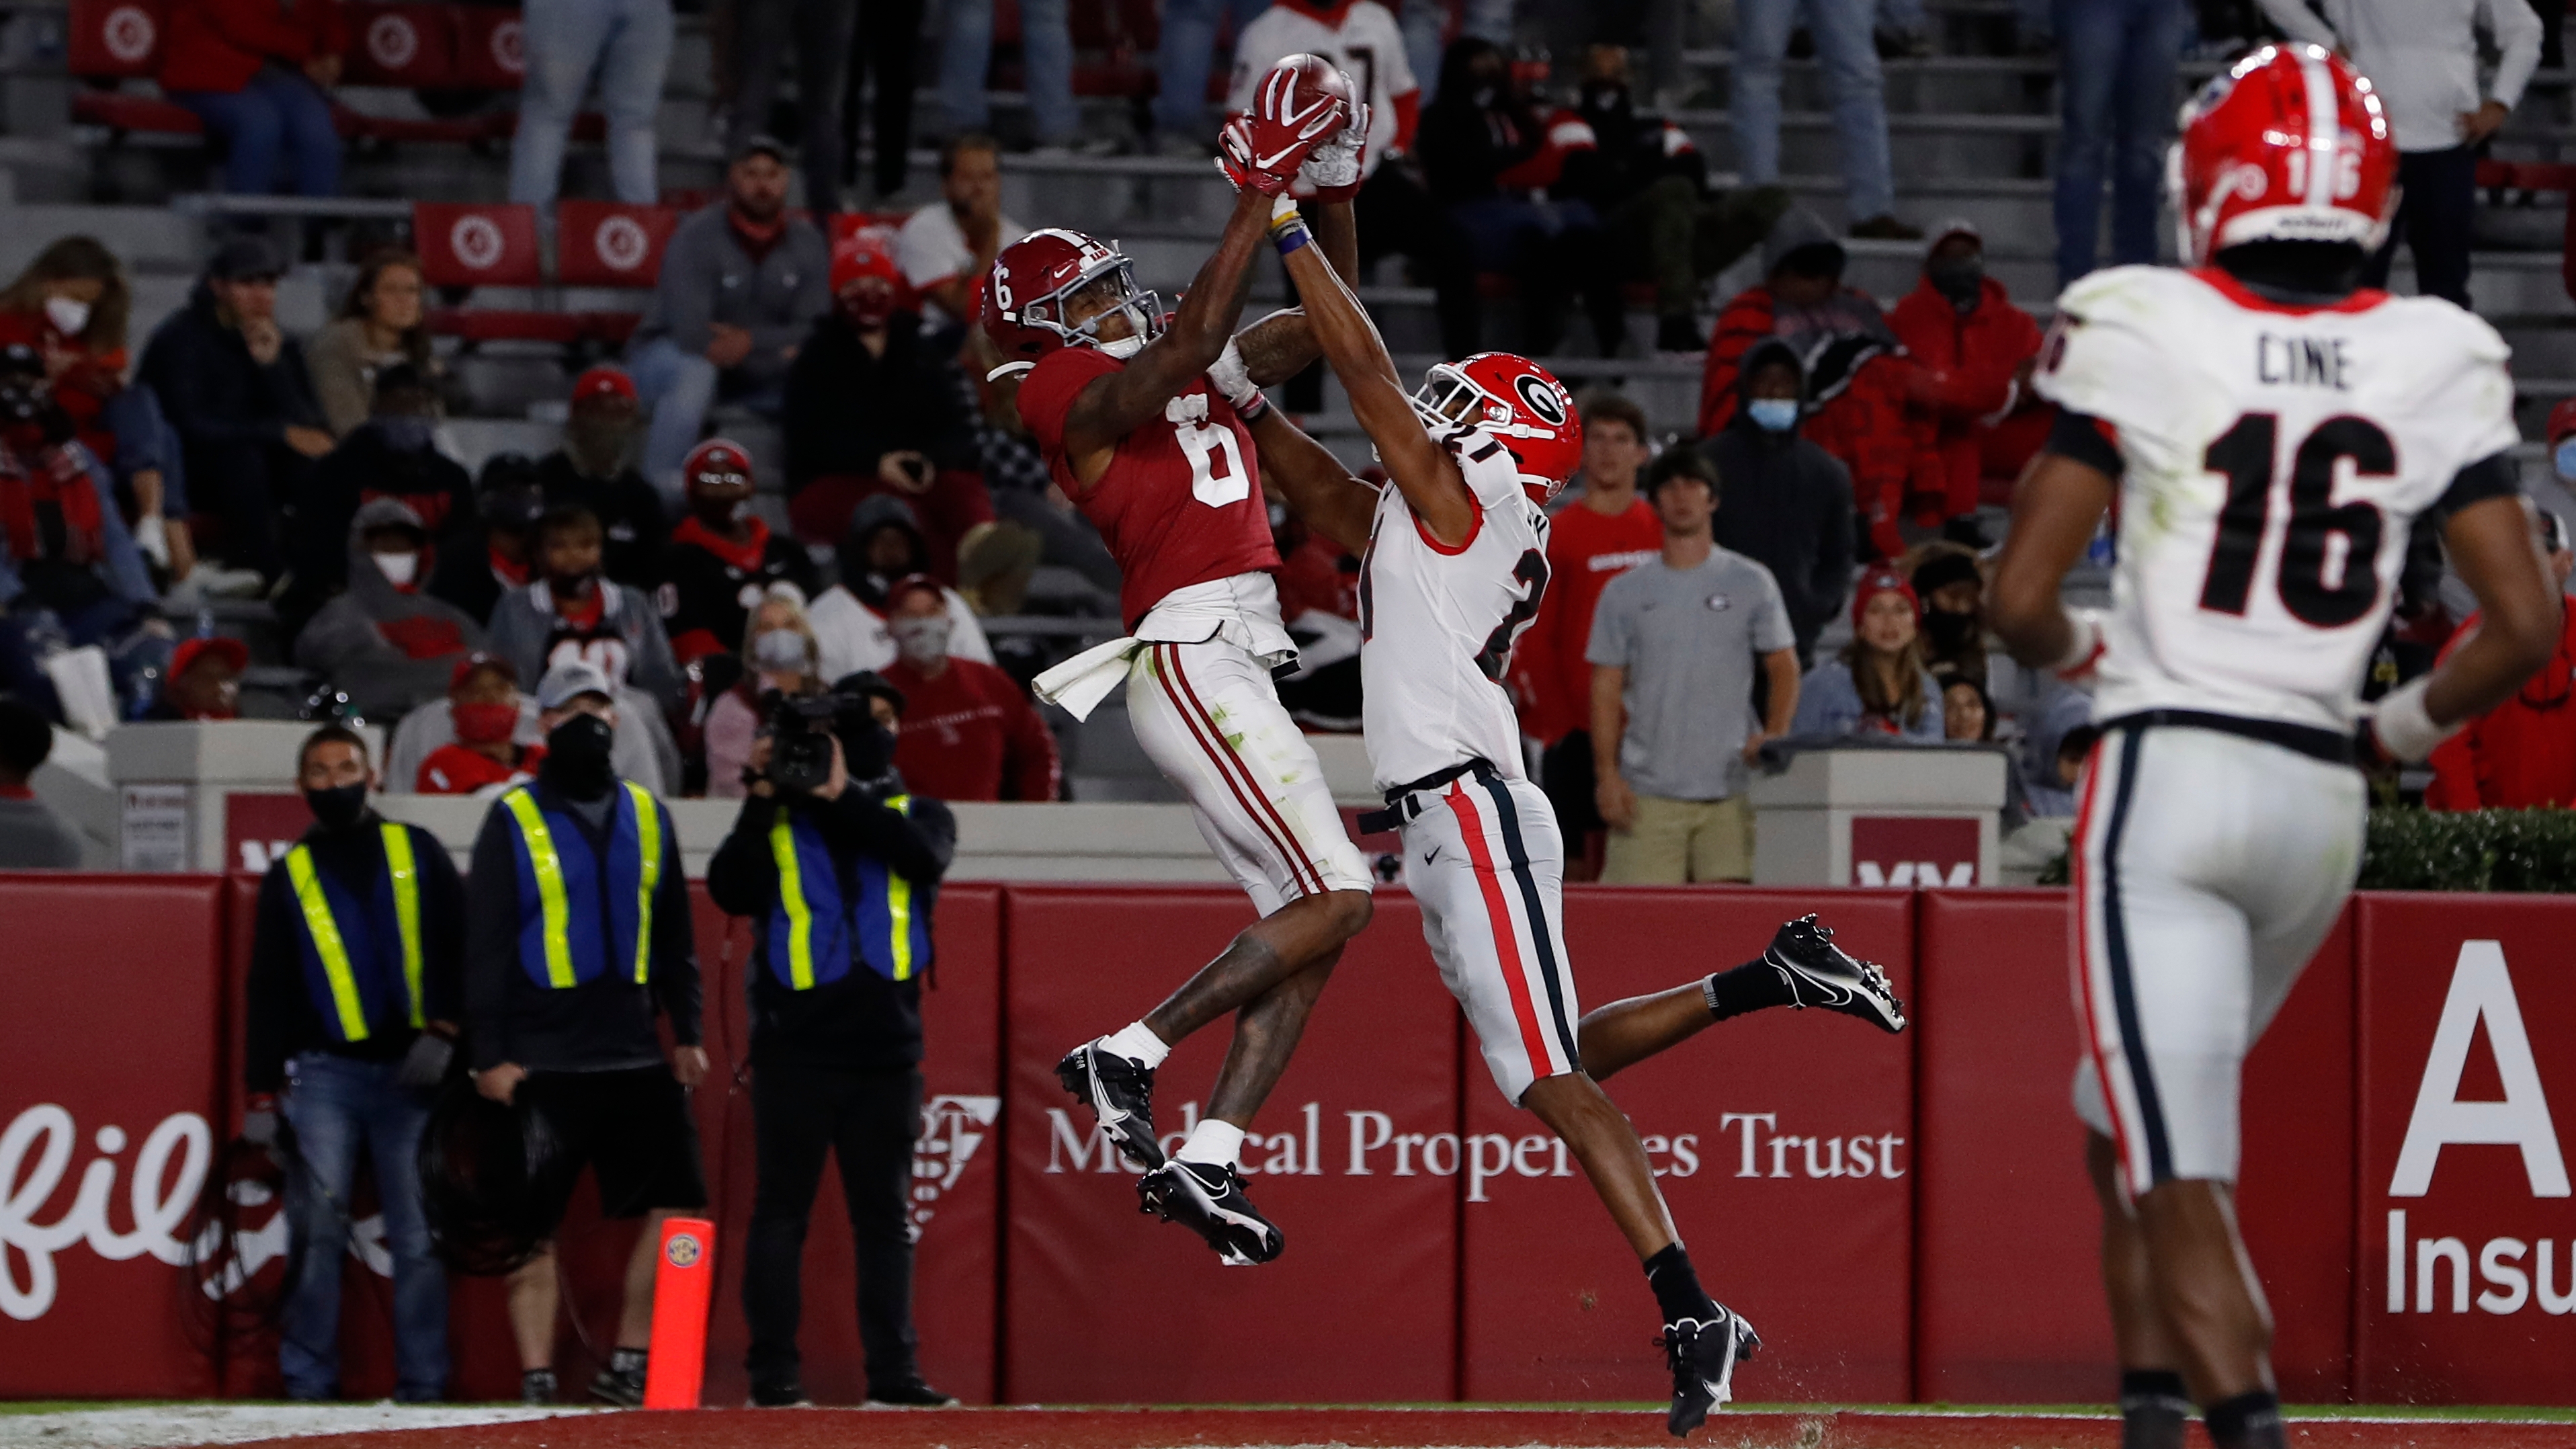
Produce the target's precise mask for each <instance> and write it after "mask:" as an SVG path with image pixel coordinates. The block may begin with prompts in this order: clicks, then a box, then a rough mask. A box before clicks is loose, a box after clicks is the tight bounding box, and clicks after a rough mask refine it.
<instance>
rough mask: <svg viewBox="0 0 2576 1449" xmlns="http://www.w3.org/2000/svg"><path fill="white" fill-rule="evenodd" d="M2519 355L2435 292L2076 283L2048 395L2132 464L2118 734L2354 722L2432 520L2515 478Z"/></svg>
mask: <svg viewBox="0 0 2576 1449" xmlns="http://www.w3.org/2000/svg"><path fill="white" fill-rule="evenodd" d="M2508 355H2509V349H2507V348H2506V346H2505V344H2504V340H2503V339H2502V338H2500V337H2498V336H2497V335H2496V332H2495V329H2494V328H2492V327H2489V326H2488V325H2487V324H2486V323H2484V322H2482V321H2480V320H2479V319H2477V318H2476V317H2474V316H2471V315H2470V314H2469V313H2467V312H2465V311H2462V310H2461V309H2460V308H2458V307H2455V306H2453V305H2451V304H2450V303H2448V302H2444V301H2440V300H2438V299H2434V298H2415V297H2392V296H2389V295H2388V294H2386V293H2382V292H2370V291H2364V292H2357V293H2355V294H2353V295H2352V296H2351V297H2348V298H2346V299H2345V300H2343V301H2341V302H2339V303H2336V304H2334V305H2332V306H2329V307H2322V308H2290V307H2284V306H2281V305H2278V304H2276V303H2272V302H2269V301H2266V300H2265V299H2263V298H2261V297H2259V296H2256V295H2255V294H2254V293H2252V292H2250V291H2248V290H2247V289H2245V288H2244V287H2243V286H2242V285H2240V284H2238V283H2237V282H2236V281H2234V280H2233V279H2232V278H2230V277H2228V276H2226V275H2225V274H2224V273H2222V272H2219V271H2216V270H2214V269H2204V270H2200V271H2190V272H2186V271H2178V270H2175V269H2172V268H2167V267H2115V268H2112V269H2110V270H2108V271H2100V272H2095V273H2093V274H2092V275H2091V276H2089V277H2086V278H2084V279H2083V280H2082V281H2079V282H2077V283H2076V284H2075V285H2074V286H2072V287H2069V288H2068V289H2067V290H2066V293H2065V295H2064V296H2062V297H2061V298H2059V299H2058V303H2057V322H2056V324H2055V326H2054V327H2053V328H2052V329H2051V332H2050V336H2049V340H2048V342H2047V344H2046V345H2045V346H2044V347H2043V348H2042V350H2041V354H2040V359H2041V367H2040V373H2039V378H2038V389H2039V391H2040V393H2041V394H2042V395H2043V396H2045V397H2047V398H2049V399H2050V400H2051V401H2054V402H2056V403H2057V404H2058V405H2060V406H2061V407H2064V408H2066V409H2068V410H2069V411H2071V412H2076V413H2082V414H2086V415H2088V416H2091V417H2093V418H2096V419H2099V420H2100V421H2101V422H2103V423H2105V424H2108V425H2109V426H2110V427H2111V429H2113V430H2114V432H2115V434H2116V440H2117V443H2118V446H2119V454H2120V458H2121V462H2122V465H2123V471H2122V477H2121V482H2120V513H2119V518H2120V534H2119V549H2118V557H2119V561H2118V564H2117V566H2116V572H2115V575H2114V579H2113V592H2112V604H2113V606H2112V611H2111V617H2110V618H2109V619H2108V620H2107V621H2106V623H2105V626H2104V639H2105V644H2106V646H2107V648H2106V652H2105V653H2104V655H2103V658H2102V663H2101V666H2100V680H2101V683H2100V688H2099V690H2098V691H2097V693H2096V695H2095V705H2094V713H2095V717H2096V718H2099V719H2112V718H2116V717H2118V716H2120V715H2124V714H2130V713H2134V712H2136V711H2138V710H2146V709H2187V710H2204V711H2211V712H2215V713H2221V714H2228V715H2235V716H2239V717H2242V718H2250V719H2265V720H2281V721H2286V722H2289V723H2292V724H2300V725H2308V726H2313V727H2316V728H2322V729H2330V730H2338V731H2340V730H2347V729H2349V728H2351V726H2352V723H2353V719H2354V716H2355V703H2356V694H2357V691H2358V690H2359V688H2360V685H2361V681H2362V671H2363V670H2364V669H2365V668H2366V667H2367V666H2368V664H2369V661H2370V655H2371V651H2372V649H2373V648H2374V647H2375V646H2376V645H2377V643H2378V640H2379V635H2380V631H2381V629H2382V628H2383V627H2384V626H2385V625H2386V624H2387V622H2388V614H2389V610H2390V609H2391V608H2392V607H2394V605H2395V602H2396V593H2397V579H2398V571H2399V568H2400V566H2401V564H2402V563H2403V561H2404V557H2405V553H2406V539H2407V531H2408V529H2409V527H2410V525H2412V524H2413V522H2414V521H2415V518H2416V516H2417V515H2419V514H2422V513H2424V512H2426V511H2428V510H2431V509H2435V508H2437V507H2441V506H2443V505H2445V503H2446V502H2447V503H2448V504H2450V505H2452V506H2457V505H2459V504H2461V503H2465V502H2468V501H2473V500H2474V499H2475V498H2476V497H2482V496H2486V494H2488V493H2490V492H2494V491H2498V481H2499V479H2500V478H2507V479H2509V477H2510V475H2509V474H2506V473H2503V472H2502V470H2500V469H2499V468H2498V467H2497V466H2496V465H2494V464H2493V463H2490V462H2489V461H2488V460H2490V459H2493V458H2495V457H2496V455H2498V454H2501V453H2503V452H2504V451H2505V450H2507V449H2509V448H2511V447H2512V446H2513V445H2514V443H2515V442H2516V441H2518V439H2519V434H2518V433H2517V432H2516V431H2515V428H2514V424H2513V382H2512V379H2511V378H2510V377H2508V376H2507V375H2506V373H2505V359H2506V357H2507V356H2508ZM2481 464H2484V465H2486V466H2483V467H2480V466H2476V465H2481ZM2455 485H2456V487H2455Z"/></svg>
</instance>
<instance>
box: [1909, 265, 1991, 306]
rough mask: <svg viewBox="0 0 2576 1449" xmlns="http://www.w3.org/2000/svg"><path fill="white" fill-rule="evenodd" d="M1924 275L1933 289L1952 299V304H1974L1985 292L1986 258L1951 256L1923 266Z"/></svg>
mask: <svg viewBox="0 0 2576 1449" xmlns="http://www.w3.org/2000/svg"><path fill="white" fill-rule="evenodd" d="M1923 276H1924V279H1925V280H1927V281H1929V282H1930V283H1931V284H1932V290H1933V291H1936V292H1938V293H1940V294H1941V295H1942V296H1944V297H1947V298H1949V299H1950V303H1951V305H1952V306H1955V307H1968V306H1973V305H1975V303H1976V301H1977V299H1978V298H1979V297H1980V296H1982V295H1983V294H1984V292H1985V286H1986V262H1985V258H1983V257H1951V258H1947V259H1945V260H1942V261H1937V262H1932V263H1930V264H1928V265H1926V266H1925V267H1924V268H1923Z"/></svg>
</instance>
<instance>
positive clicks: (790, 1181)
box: [707, 672, 957, 1407]
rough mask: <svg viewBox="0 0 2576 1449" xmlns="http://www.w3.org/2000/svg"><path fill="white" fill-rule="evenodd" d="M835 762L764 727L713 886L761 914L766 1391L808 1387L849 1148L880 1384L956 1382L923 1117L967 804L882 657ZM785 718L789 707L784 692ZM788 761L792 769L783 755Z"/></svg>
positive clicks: (843, 726)
mask: <svg viewBox="0 0 2576 1449" xmlns="http://www.w3.org/2000/svg"><path fill="white" fill-rule="evenodd" d="M830 698H831V700H832V702H833V704H834V705H835V706H836V707H835V708H834V709H833V710H832V716H831V723H830V731H831V736H832V740H831V748H832V766H831V774H830V777H829V778H828V779H827V780H826V781H825V782H824V783H823V784H822V785H821V786H820V787H818V788H812V789H796V788H791V787H790V786H788V785H784V784H780V783H778V782H777V781H776V780H775V779H773V778H772V777H771V771H770V762H771V759H772V757H773V755H774V753H775V752H776V748H777V739H776V737H775V736H774V735H773V734H770V733H768V732H767V731H766V730H764V732H763V733H762V735H761V736H760V737H759V738H758V739H757V740H755V741H754V743H753V745H752V752H751V760H750V767H749V769H748V770H746V771H745V775H744V778H745V782H746V784H747V786H748V794H747V796H746V797H745V799H744V800H743V805H742V814H741V815H740V816H739V817H738V818H737V819H736V820H735V821H734V827H733V832H732V833H731V834H730V835H728V836H726V837H725V842H724V844H723V845H721V846H719V847H717V849H716V853H715V858H714V859H713V860H711V861H709V862H708V863H707V893H708V894H709V895H710V896H713V897H714V898H715V902H716V904H717V905H718V906H720V907H722V908H723V909H724V910H725V911H726V912H727V913H729V914H732V915H737V916H747V917H749V918H750V919H751V925H752V932H751V941H752V945H751V964H750V970H749V987H748V989H749V994H750V997H751V1120H752V1130H753V1136H754V1148H753V1150H754V1160H755V1163H756V1167H757V1173H758V1176H757V1180H756V1184H755V1186H754V1188H753V1199H752V1209H751V1231H750V1233H749V1234H748V1235H747V1242H746V1245H745V1247H744V1249H743V1255H744V1261H743V1281H742V1306H743V1313H744V1316H745V1317H746V1318H748V1319H749V1320H750V1325H751V1350H750V1354H749V1358H748V1367H749V1369H750V1376H751V1401H752V1402H753V1403H754V1404H757V1405H786V1404H795V1403H800V1402H803V1400H804V1397H805V1391H804V1387H803V1382H802V1377H801V1372H800V1360H799V1358H798V1355H797V1350H796V1326H797V1319H798V1316H799V1313H800V1310H801V1309H802V1307H803V1294H802V1291H801V1282H800V1279H799V1276H798V1275H799V1272H800V1270H801V1267H802V1261H803V1255H804V1250H805V1224H806V1219H807V1217H808V1216H809V1214H810V1213H811V1212H812V1210H813V1206H814V1192H815V1189H816V1188H817V1187H818V1186H820V1185H821V1182H822V1177H823V1158H824V1155H825V1154H826V1153H829V1154H830V1155H831V1156H833V1157H834V1158H836V1159H837V1160H838V1162H839V1165H840V1172H841V1195H842V1198H843V1199H844V1201H845V1202H846V1203H847V1204H848V1207H849V1211H850V1235H851V1238H852V1241H853V1244H854V1246H855V1247H856V1249H857V1257H858V1270H859V1272H858V1278H859V1284H858V1300H859V1301H858V1311H859V1342H860V1345H861V1346H862V1347H863V1348H864V1349H865V1350H866V1351H867V1373H868V1401H869V1402H870V1403H875V1404H893V1405H907V1406H925V1407H927V1406H937V1405H944V1404H951V1403H954V1402H956V1401H955V1400H954V1399H951V1398H949V1397H948V1396H947V1395H946V1394H943V1393H941V1392H940V1391H939V1390H937V1389H934V1388H932V1387H931V1386H930V1385H928V1384H926V1383H924V1382H922V1379H921V1371H920V1366H919V1363H918V1361H917V1358H916V1351H915V1350H916V1344H915V1340H914V1337H913V1331H912V1233H911V1223H910V1220H909V1214H910V1211H911V1201H912V1150H913V1139H914V1138H915V1137H916V1136H918V1135H919V1133H920V1129H921V1101H922V1078H921V1047H922V1040H921V983H922V980H923V978H924V977H926V976H928V975H929V974H930V970H931V953H932V939H933V936H932V931H931V915H932V910H933V907H934V906H935V905H936V904H937V898H938V891H939V878H940V877H941V876H942V875H943V874H945V873H946V872H947V869H948V862H949V859H950V857H951V856H952V855H953V854H954V853H955V851H956V843H957V825H956V821H955V819H954V817H952V816H951V815H950V814H949V812H948V807H947V806H945V805H943V804H941V803H939V802H938V801H936V800H930V799H924V798H922V797H920V796H917V795H913V794H909V793H907V792H906V791H905V789H904V786H903V781H902V780H901V779H900V778H898V777H897V776H896V774H895V770H894V739H895V731H896V729H897V728H899V722H900V720H901V717H902V712H903V703H904V700H903V694H902V692H901V691H900V690H897V689H896V688H895V687H894V686H893V685H891V684H888V683H887V682H886V681H885V680H884V679H882V678H880V677H879V676H877V675H876V674H873V673H865V672H863V673H859V674H853V675H849V676H847V677H846V678H844V679H842V680H841V681H840V682H839V683H837V684H835V685H833V686H832V690H831V695H830ZM768 713H769V714H770V717H771V718H772V719H773V720H774V719H776V718H778V716H779V714H780V711H777V710H774V709H773V710H771V711H768ZM781 773H784V772H781Z"/></svg>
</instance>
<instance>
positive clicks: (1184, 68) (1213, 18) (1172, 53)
mask: <svg viewBox="0 0 2576 1449" xmlns="http://www.w3.org/2000/svg"><path fill="white" fill-rule="evenodd" d="M1269 8H1270V0H1164V4H1163V39H1162V48H1161V49H1160V50H1158V51H1156V52H1155V55H1154V74H1155V94H1154V129H1156V130H1158V131H1161V132H1164V133H1165V134H1168V135H1174V136H1187V135H1192V134H1194V133H1196V132H1197V131H1198V129H1199V128H1200V127H1201V126H1202V125H1203V124H1205V122H1206V120H1207V83H1208V65H1209V62H1210V61H1211V60H1212V59H1213V58H1214V56H1215V54H1216V31H1217V21H1218V19H1219V18H1220V17H1222V18H1225V19H1229V20H1231V21H1233V22H1234V25H1233V29H1234V33H1235V34H1236V35H1237V36H1240V35H1242V34H1243V27H1245V26H1247V25H1250V24H1251V23H1252V19H1253V17H1254V16H1256V15H1259V14H1260V13H1261V12H1262V11H1264V10H1267V9H1269Z"/></svg>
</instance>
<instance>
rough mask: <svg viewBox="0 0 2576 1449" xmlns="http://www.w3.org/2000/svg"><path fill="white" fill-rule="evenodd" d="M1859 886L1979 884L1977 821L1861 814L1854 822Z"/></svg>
mask: <svg viewBox="0 0 2576 1449" xmlns="http://www.w3.org/2000/svg"><path fill="white" fill-rule="evenodd" d="M1851 861H1852V878H1851V881H1850V884H1852V885H1856V886H1894V887H1896V888H1898V889H1899V890H1902V889H1904V888H1905V887H1907V886H1924V887H1927V888H1929V887H1934V886H1972V885H1975V884H1977V883H1978V882H1977V822H1976V821H1974V820H1966V819H1943V818H1941V817H1939V816H1918V815H1857V816H1854V817H1852V823H1851Z"/></svg>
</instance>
